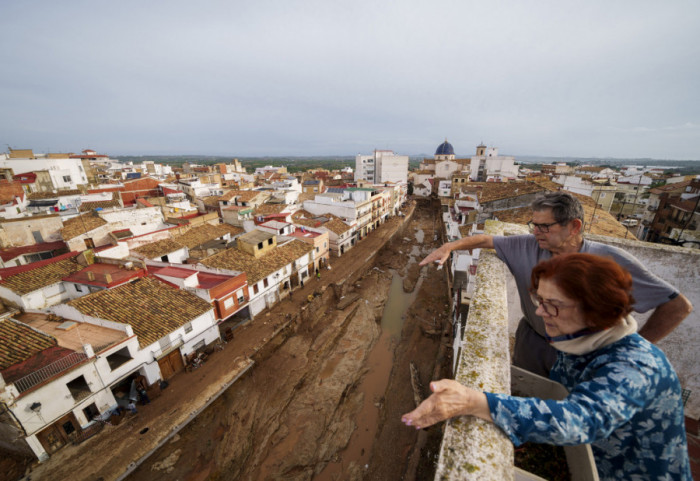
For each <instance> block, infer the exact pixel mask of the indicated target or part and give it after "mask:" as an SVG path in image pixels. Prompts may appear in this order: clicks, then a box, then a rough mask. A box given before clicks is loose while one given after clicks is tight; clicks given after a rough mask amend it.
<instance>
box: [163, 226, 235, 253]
mask: <svg viewBox="0 0 700 481" xmlns="http://www.w3.org/2000/svg"><path fill="white" fill-rule="evenodd" d="M241 230H242V229H241ZM228 233H230V230H229V229H228V228H227V227H225V226H223V225H211V224H203V225H200V226H197V227H193V228H191V229H190V230H188V231H187V232H185V233H184V234H182V235H178V236H175V237H174V238H173V240H175V242H178V243H179V244H182V245H184V246H187V247H188V248H190V249H192V248H194V247H197V246H200V245H202V244H204V243H206V242H209V241H211V240H214V239H218V238H219V237H223V236H225V235H226V234H228Z"/></svg>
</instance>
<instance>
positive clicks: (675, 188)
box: [649, 180, 690, 195]
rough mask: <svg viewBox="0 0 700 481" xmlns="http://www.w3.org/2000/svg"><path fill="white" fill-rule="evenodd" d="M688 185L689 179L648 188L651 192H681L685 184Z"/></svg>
mask: <svg viewBox="0 0 700 481" xmlns="http://www.w3.org/2000/svg"><path fill="white" fill-rule="evenodd" d="M689 185H690V181H689V180H684V181H683V182H676V183H675V184H666V185H662V186H660V187H654V188H653V189H651V190H649V192H651V193H652V194H657V195H658V194H663V193H665V192H683V191H684V190H685V188H686V187H687V186H689Z"/></svg>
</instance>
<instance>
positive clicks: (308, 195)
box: [297, 192, 317, 204]
mask: <svg viewBox="0 0 700 481" xmlns="http://www.w3.org/2000/svg"><path fill="white" fill-rule="evenodd" d="M316 195H317V194H316V193H314V192H302V193H301V194H299V197H298V198H297V202H298V203H299V204H303V203H304V201H305V200H314V199H315V198H316Z"/></svg>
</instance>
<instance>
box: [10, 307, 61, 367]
mask: <svg viewBox="0 0 700 481" xmlns="http://www.w3.org/2000/svg"><path fill="white" fill-rule="evenodd" d="M57 345H58V341H57V340H56V338H54V337H51V336H49V335H48V334H45V333H43V332H39V331H37V330H36V329H32V328H31V327H29V326H27V325H26V324H24V323H21V322H19V321H15V320H14V319H0V371H2V370H4V369H7V368H8V367H10V366H12V365H14V364H17V363H19V362H23V361H26V360H27V359H29V358H30V357H32V356H33V355H35V354H37V353H39V352H41V351H43V350H44V349H48V348H50V347H54V346H57Z"/></svg>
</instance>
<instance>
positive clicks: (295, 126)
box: [0, 0, 700, 158]
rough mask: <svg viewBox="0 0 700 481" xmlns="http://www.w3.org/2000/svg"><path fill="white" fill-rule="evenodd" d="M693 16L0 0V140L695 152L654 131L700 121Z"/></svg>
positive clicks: (679, 7) (262, 148)
mask: <svg viewBox="0 0 700 481" xmlns="http://www.w3.org/2000/svg"><path fill="white" fill-rule="evenodd" d="M699 14H700V6H699V5H698V4H696V3H695V2H691V1H682V0H681V1H678V2H674V3H673V4H670V5H669V4H663V5H662V4H659V3H657V2H653V1H646V0H642V1H639V2H635V4H634V8H631V7H630V5H629V4H626V3H623V2H613V3H610V2H603V1H602V0H599V1H590V2H585V3H584V2H581V3H578V4H568V3H561V2H556V1H553V0H551V1H543V2H537V3H531V2H528V3H523V2H516V1H501V2H464V1H449V0H446V1H441V2H439V3H426V2H418V1H411V0H407V1H404V2H371V1H366V0H357V1H355V2H341V3H339V2H327V1H303V0H302V1H299V2H287V1H275V0H260V1H257V2H228V1H227V2H224V1H205V2H186V1H184V0H174V1H170V2H164V1H155V2H145V3H144V2H137V1H135V0H125V1H123V2H108V3H102V2H89V1H76V0H73V1H68V2H61V3H60V4H57V3H55V2H51V1H48V0H35V1H27V2H2V4H1V5H0V32H3V33H2V34H1V35H2V36H3V41H2V42H0V62H2V65H4V66H5V70H6V75H4V76H3V77H2V78H0V104H1V105H3V115H2V116H0V132H2V134H4V135H2V138H0V142H2V143H8V144H10V145H12V146H25V147H34V148H40V146H43V145H51V146H56V148H57V149H58V148H60V149H61V150H80V149H82V148H83V147H84V145H82V144H84V143H87V144H89V145H91V146H95V148H97V147H98V146H101V147H100V148H102V149H104V150H108V151H109V153H114V154H117V153H120V152H124V153H138V152H140V151H144V152H145V151H148V152H168V153H177V152H180V151H182V152H185V151H186V152H201V153H202V154H207V153H213V152H216V153H221V152H227V153H230V154H231V155H266V154H270V155H271V154H272V153H275V154H278V153H279V155H282V154H289V155H319V154H355V153H357V152H358V151H365V152H366V151H371V150H372V149H373V148H375V147H381V148H392V149H394V150H396V151H398V152H403V153H413V152H426V151H427V152H431V151H433V150H434V148H435V146H436V145H437V144H438V143H440V142H441V141H442V140H443V139H444V137H445V136H447V137H449V138H450V139H451V141H452V140H454V142H453V144H454V145H455V148H457V149H461V151H463V152H465V153H471V152H472V150H473V146H475V145H476V144H477V143H479V142H480V141H481V140H484V141H486V142H488V143H494V144H497V145H500V147H501V150H504V149H506V150H508V151H509V152H512V153H514V154H517V153H522V154H523V155H525V154H543V151H548V152H561V154H560V155H570V156H575V155H580V156H624V157H633V156H635V157H651V156H654V155H657V154H660V153H662V154H664V156H671V157H674V156H675V157H678V158H697V157H698V152H700V140H699V139H698V138H695V139H693V138H692V135H690V134H688V135H687V136H682V134H683V133H684V132H686V130H683V129H678V130H677V133H678V135H681V137H680V138H676V140H677V142H676V143H675V144H674V145H669V144H668V138H669V137H668V136H669V135H671V133H670V132H669V131H668V130H666V129H664V128H662V127H658V128H654V127H653V126H655V125H659V126H662V125H669V126H674V125H675V126H682V125H684V124H686V123H688V122H689V120H688V119H690V121H691V122H690V123H691V125H696V124H692V122H696V120H695V119H697V118H698V116H699V115H700V98H699V97H698V96H697V95H696V90H697V89H696V83H697V78H700V71H699V70H700V65H698V63H697V62H694V61H693V59H695V58H700V43H698V42H697V41H696V39H695V32H696V31H697V30H698V27H700V25H699V24H700V15H699ZM638 126H647V127H646V128H649V129H651V130H649V131H646V133H648V134H649V135H648V137H647V138H645V139H644V142H640V141H639V138H638V135H634V134H635V132H634V130H630V129H637V128H645V127H638ZM687 131H688V132H690V131H695V127H692V128H689V129H687ZM462 146H463V147H462ZM540 149H541V150H542V151H540Z"/></svg>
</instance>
